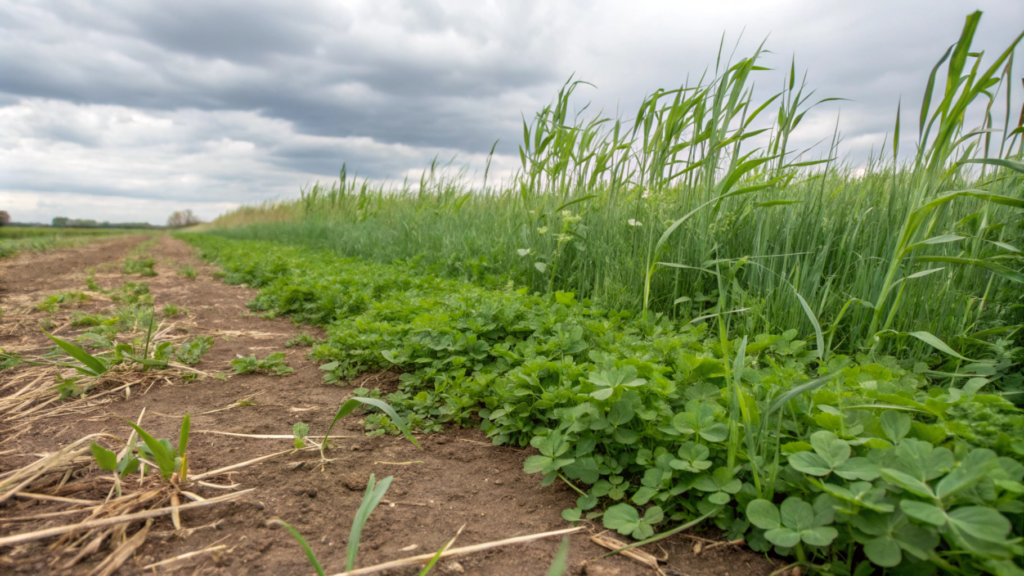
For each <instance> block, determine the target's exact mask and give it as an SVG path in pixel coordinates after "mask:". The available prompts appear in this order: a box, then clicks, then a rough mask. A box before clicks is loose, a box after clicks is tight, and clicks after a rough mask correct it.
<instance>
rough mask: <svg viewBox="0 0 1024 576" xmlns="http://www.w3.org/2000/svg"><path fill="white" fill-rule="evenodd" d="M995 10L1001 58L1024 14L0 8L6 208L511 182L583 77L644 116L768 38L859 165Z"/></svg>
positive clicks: (683, 6)
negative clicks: (543, 122) (487, 170)
mask: <svg viewBox="0 0 1024 576" xmlns="http://www.w3.org/2000/svg"><path fill="white" fill-rule="evenodd" d="M976 8H977V9H981V10H983V11H984V12H985V15H984V17H983V18H982V21H981V26H980V27H979V30H978V34H977V36H976V41H975V46H976V48H979V49H984V50H986V54H987V59H988V60H989V61H990V60H991V59H992V58H993V57H994V56H995V55H996V54H998V53H999V52H1001V51H1002V50H1003V49H1004V48H1005V47H1006V46H1007V45H1008V44H1009V42H1011V41H1012V39H1013V38H1014V37H1015V36H1016V35H1017V34H1019V33H1020V32H1021V30H1022V29H1024V2H1022V1H1021V0H992V1H984V2H974V3H964V2H959V1H943V0H923V1H892V0H887V1H873V0H862V1H860V2H839V1H823V0H806V1H804V0H785V1H784V0H773V1H771V2H765V1H763V0H758V1H721V2H708V1H706V0H704V1H701V2H683V1H677V2H639V1H635V0H634V1H630V2H601V1H597V2H583V1H579V2H570V1H557V2H551V1H547V2H528V1H514V2H513V1H509V2H483V1H467V2H447V1H444V2H435V1H432V0H419V1H414V0H410V1H401V0H375V1H368V2H342V1H338V0H333V1H295V2H267V1H262V0H245V1H231V0H196V1H193V0H175V1H174V2H145V1H140V0H88V1H86V0H76V1H74V2H68V1H66V0H56V1H46V0H38V1H18V0H0V210H3V209H6V210H8V211H10V212H11V215H12V217H13V218H14V219H15V220H16V221H38V222H48V221H49V220H50V219H51V218H53V217H54V216H70V217H80V218H95V219H98V220H109V221H148V222H151V223H163V222H164V221H165V220H166V218H167V216H168V214H169V213H170V212H171V211H173V210H178V209H183V208H191V209H193V210H195V211H196V212H197V213H198V214H199V215H200V216H201V217H203V218H205V219H210V218H213V217H215V216H216V215H217V214H219V213H222V212H224V211H226V210H229V209H231V208H233V207H235V206H238V205H239V204H243V203H247V202H254V201H259V200H264V199H269V198H287V197H292V196H295V195H297V194H298V190H299V188H300V186H302V185H304V184H306V183H310V182H313V181H316V180H318V179H319V180H321V181H330V180H331V179H334V178H337V173H338V169H339V168H340V167H341V164H342V163H343V162H344V163H346V164H347V166H348V169H349V172H350V173H352V172H358V173H359V175H360V176H369V177H371V178H375V179H383V178H390V179H393V180H399V181H400V180H401V179H402V178H403V177H404V176H405V175H406V174H409V175H413V176H415V177H418V175H419V173H420V171H421V170H422V169H423V167H424V166H426V165H428V164H429V162H430V159H431V158H433V157H434V156H435V155H440V156H441V157H442V158H443V159H448V158H451V157H452V156H457V162H458V163H460V164H468V165H470V166H471V167H472V168H474V169H478V170H482V169H483V162H484V158H485V157H486V154H487V151H488V150H489V149H490V146H491V144H492V143H493V142H494V141H495V140H496V139H499V138H500V139H501V142H500V143H499V145H498V149H497V152H498V154H499V155H498V156H497V157H496V158H495V161H494V167H493V168H492V170H498V171H510V170H512V169H513V168H515V167H516V166H517V164H518V155H517V154H518V153H517V146H518V144H519V141H520V140H521V138H522V136H521V134H522V132H521V130H522V128H521V115H525V116H526V117H527V118H529V117H530V116H531V115H532V114H533V113H534V112H536V111H537V110H538V109H539V108H540V107H542V106H543V105H544V104H545V103H547V102H549V101H550V99H551V98H552V96H553V95H554V94H555V92H556V91H557V90H558V88H559V87H560V85H561V84H562V83H563V82H564V81H565V80H566V79H567V78H568V77H569V76H570V75H571V74H575V75H576V77H578V78H582V79H585V80H587V81H589V82H592V83H593V84H595V85H596V88H589V87H588V88H581V89H580V90H579V91H578V92H577V94H578V96H579V102H580V104H581V105H582V104H584V103H586V101H588V100H589V101H592V102H593V107H595V108H603V109H604V110H606V111H607V112H608V113H609V114H611V115H614V114H615V113H616V110H619V111H620V112H621V113H622V114H623V115H624V116H627V117H628V116H630V115H635V111H636V107H637V105H638V103H639V102H640V100H641V99H642V98H643V96H644V95H646V94H648V93H650V92H652V91H654V90H655V89H657V88H660V87H664V88H672V87H677V86H678V85H680V84H681V83H683V81H684V80H685V79H686V77H687V75H690V76H691V78H693V77H698V76H700V74H701V73H702V72H703V71H704V70H705V69H706V68H707V67H708V66H709V65H713V63H714V58H715V54H716V52H717V50H718V44H719V40H720V38H721V35H722V34H723V32H724V33H725V35H726V41H727V44H728V45H730V46H731V45H732V44H733V43H735V42H736V41H737V39H738V38H739V37H740V35H741V33H742V40H740V43H739V49H738V52H737V53H738V54H739V55H746V54H749V53H750V52H751V51H752V50H753V49H754V48H756V46H757V45H758V44H759V43H760V42H761V41H762V40H764V39H765V38H767V43H766V47H767V48H768V49H769V50H771V51H772V52H773V54H770V55H768V57H767V58H766V60H765V61H764V62H765V63H766V64H767V65H769V66H773V67H778V69H779V71H777V72H761V73H759V74H760V75H759V76H757V77H755V81H756V82H757V85H758V86H761V87H764V88H765V89H766V90H767V88H770V87H775V86H780V85H781V83H782V74H783V71H784V70H786V69H788V67H789V62H790V58H791V57H792V56H793V55H794V54H795V56H796V63H797V67H798V70H807V72H808V83H809V85H810V86H811V87H813V88H815V89H816V90H817V93H816V96H821V97H825V96H839V97H844V98H848V99H850V101H849V102H840V103H830V104H827V105H823V106H822V107H821V108H819V109H817V111H816V112H815V113H814V114H813V115H809V117H808V120H807V121H805V124H804V125H803V126H802V127H801V129H800V130H798V133H797V134H796V135H795V140H796V144H797V145H801V144H810V143H813V142H815V141H818V140H820V139H822V138H826V137H828V136H830V135H831V134H832V130H833V128H834V126H835V122H836V118H837V114H839V119H840V120H839V127H840V130H841V131H842V133H843V134H844V137H845V140H844V144H843V147H842V151H843V152H844V153H846V154H848V155H849V158H850V160H851V162H854V163H856V162H859V161H862V159H863V158H864V157H865V156H866V155H867V151H868V150H869V149H870V148H871V146H875V147H876V148H877V147H878V146H879V145H880V144H881V142H882V139H883V137H884V136H885V134H886V133H887V132H891V130H892V125H893V121H894V120H895V112H896V103H897V100H898V99H899V98H900V97H901V96H902V98H903V111H904V114H905V115H904V126H906V127H907V128H904V137H905V139H904V140H905V142H904V143H905V145H906V146H907V148H905V149H908V148H909V146H911V145H912V144H913V141H914V137H916V132H917V130H916V129H917V125H916V120H913V119H915V118H916V117H917V114H918V105H919V103H920V100H921V95H922V93H923V90H924V86H925V83H926V81H927V76H928V73H929V71H930V69H931V67H932V66H933V65H934V63H935V62H936V61H937V60H938V58H939V57H940V56H941V55H942V53H943V52H944V51H945V49H946V48H947V47H948V46H949V45H950V44H951V43H953V42H954V41H955V40H956V38H957V36H958V34H959V31H960V29H961V28H962V26H963V21H964V18H965V16H966V15H967V13H968V12H970V11H971V10H974V9H976ZM1020 52H1021V50H1018V56H1019V53H1020ZM1021 68H1022V63H1018V64H1017V70H1016V71H1015V76H1018V77H1019V76H1020V75H1021V73H1020V70H1021ZM1020 88H1021V86H1020V85H1019V84H1018V85H1016V86H1015V89H1016V90H1017V92H1016V95H1015V100H1017V101H1018V102H1019V95H1020V94H1021V90H1020ZM1015 106H1017V109H1019V103H1017V104H1015ZM999 114H1000V117H1001V115H1002V114H1003V112H1002V109H1000V110H999ZM1015 115H1016V113H1015Z"/></svg>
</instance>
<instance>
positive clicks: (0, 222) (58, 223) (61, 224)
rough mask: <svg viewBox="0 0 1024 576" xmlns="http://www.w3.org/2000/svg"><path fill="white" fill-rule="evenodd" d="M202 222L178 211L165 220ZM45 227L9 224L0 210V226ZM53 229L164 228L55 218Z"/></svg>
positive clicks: (178, 224) (186, 223)
mask: <svg viewBox="0 0 1024 576" xmlns="http://www.w3.org/2000/svg"><path fill="white" fill-rule="evenodd" d="M202 222H203V221H202V220H200V219H199V216H196V215H195V213H193V212H192V210H178V211H177V212H174V213H172V214H171V215H170V217H168V218H167V226H166V227H167V228H184V227H185V226H195V225H196V224H201V223H202ZM6 225H11V226H30V225H31V226H46V225H45V224H30V223H23V222H11V214H10V213H9V212H7V211H6V210H0V226H6ZM50 225H51V226H53V227H54V228H146V229H149V228H164V226H154V225H152V224H150V223H149V222H114V223H110V222H97V221H95V220H92V219H86V218H68V217H67V216H57V217H56V218H54V219H53V221H52V223H51V224H50Z"/></svg>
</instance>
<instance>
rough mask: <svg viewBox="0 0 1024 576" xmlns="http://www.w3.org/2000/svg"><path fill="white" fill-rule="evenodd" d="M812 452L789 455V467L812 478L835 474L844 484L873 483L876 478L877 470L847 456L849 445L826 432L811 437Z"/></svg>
mask: <svg viewBox="0 0 1024 576" xmlns="http://www.w3.org/2000/svg"><path fill="white" fill-rule="evenodd" d="M811 446H812V447H813V448H814V452H809V451H803V452H796V453H794V454H790V455H789V463H790V464H791V465H792V466H793V468H796V469H797V470H798V471H800V472H803V473H804V474H810V475H811V476H828V475H829V474H831V473H833V472H834V473H835V474H837V475H838V476H841V477H843V478H845V479H847V480H874V479H875V478H878V475H879V470H878V466H877V465H876V464H874V463H873V462H871V461H870V460H868V459H867V458H859V457H854V458H851V457H850V454H851V452H852V449H851V448H850V444H849V443H848V442H846V441H845V440H843V439H841V438H839V437H838V436H836V435H835V434H833V433H832V432H829V431H828V430H819V431H817V432H815V433H814V434H811Z"/></svg>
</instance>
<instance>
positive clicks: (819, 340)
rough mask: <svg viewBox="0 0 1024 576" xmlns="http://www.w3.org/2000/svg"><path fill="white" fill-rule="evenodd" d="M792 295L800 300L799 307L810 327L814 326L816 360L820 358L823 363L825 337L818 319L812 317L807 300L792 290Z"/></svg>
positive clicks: (812, 313)
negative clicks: (801, 308)
mask: <svg viewBox="0 0 1024 576" xmlns="http://www.w3.org/2000/svg"><path fill="white" fill-rule="evenodd" d="M794 293H795V294H796V297H797V298H799V299H800V306H802V307H803V309H804V314H807V319H808V320H810V321H811V326H814V338H815V341H816V343H817V344H818V358H820V359H821V361H822V362H824V361H825V337H824V335H822V333H821V324H818V317H817V316H815V315H814V312H813V311H812V310H811V307H810V306H808V305H807V300H804V297H803V296H801V295H800V293H799V292H796V291H795V290H794Z"/></svg>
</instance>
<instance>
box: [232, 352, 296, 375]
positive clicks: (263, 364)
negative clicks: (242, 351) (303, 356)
mask: <svg viewBox="0 0 1024 576" xmlns="http://www.w3.org/2000/svg"><path fill="white" fill-rule="evenodd" d="M284 357H285V354H284V352H274V353H273V354H270V355H269V356H267V357H266V358H264V359H262V360H257V359H256V355H255V354H252V355H249V356H238V357H237V358H235V359H234V360H232V361H231V367H232V368H234V369H235V374H274V375H275V376H284V375H285V374H290V373H292V372H294V371H295V369H294V368H291V367H290V366H288V364H286V363H285V361H284Z"/></svg>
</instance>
